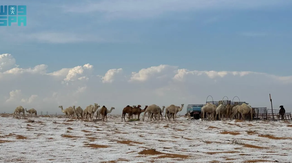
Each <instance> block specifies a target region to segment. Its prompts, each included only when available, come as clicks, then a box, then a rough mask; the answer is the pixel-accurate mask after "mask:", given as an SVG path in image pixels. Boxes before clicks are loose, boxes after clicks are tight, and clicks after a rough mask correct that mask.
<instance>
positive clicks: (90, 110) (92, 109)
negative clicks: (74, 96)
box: [83, 103, 100, 120]
mask: <svg viewBox="0 0 292 163" xmlns="http://www.w3.org/2000/svg"><path fill="white" fill-rule="evenodd" d="M99 107H100V105H98V104H97V103H94V106H93V105H89V106H87V107H86V108H85V109H84V111H83V118H84V117H85V119H87V116H89V119H92V120H93V115H94V113H95V111H96V110H97V109H98V108H99Z"/></svg>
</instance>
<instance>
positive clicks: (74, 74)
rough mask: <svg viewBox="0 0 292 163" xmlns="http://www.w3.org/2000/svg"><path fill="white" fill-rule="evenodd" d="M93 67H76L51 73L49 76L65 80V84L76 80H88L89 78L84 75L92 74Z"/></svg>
mask: <svg viewBox="0 0 292 163" xmlns="http://www.w3.org/2000/svg"><path fill="white" fill-rule="evenodd" d="M92 69H93V66H92V65H90V64H89V63H87V64H85V65H83V66H76V67H73V68H62V69H61V70H58V71H55V72H52V73H49V75H51V76H54V77H57V78H59V79H63V80H64V82H69V81H75V80H88V77H86V76H83V75H84V74H85V75H86V74H89V73H91V70H92Z"/></svg>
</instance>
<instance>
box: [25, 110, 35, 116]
mask: <svg viewBox="0 0 292 163" xmlns="http://www.w3.org/2000/svg"><path fill="white" fill-rule="evenodd" d="M25 111H26V112H27V113H29V114H30V115H32V114H34V115H35V116H37V111H36V110H35V109H34V108H32V109H29V110H27V109H26V108H25Z"/></svg>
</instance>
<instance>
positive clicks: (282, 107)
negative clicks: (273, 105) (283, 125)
mask: <svg viewBox="0 0 292 163" xmlns="http://www.w3.org/2000/svg"><path fill="white" fill-rule="evenodd" d="M285 112H286V111H285V109H284V106H283V105H281V106H280V110H279V114H280V116H281V119H282V120H284V115H285Z"/></svg>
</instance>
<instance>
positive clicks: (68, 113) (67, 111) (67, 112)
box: [59, 105, 74, 117]
mask: <svg viewBox="0 0 292 163" xmlns="http://www.w3.org/2000/svg"><path fill="white" fill-rule="evenodd" d="M59 108H61V110H62V112H63V113H65V115H66V116H67V117H73V116H74V110H73V107H72V106H69V107H68V108H66V109H65V110H64V109H63V106H62V105H61V106H59Z"/></svg>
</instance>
